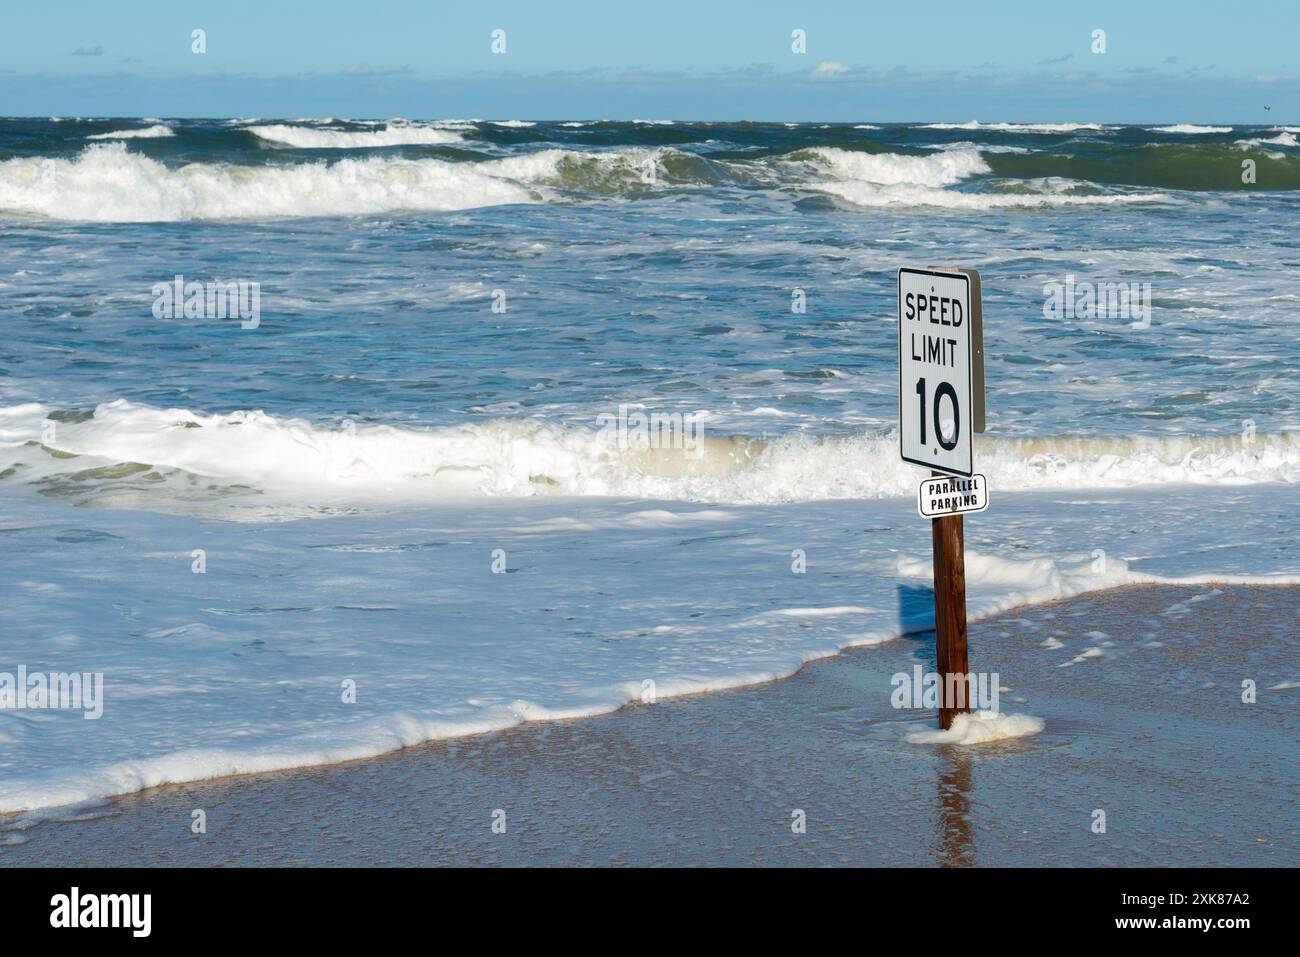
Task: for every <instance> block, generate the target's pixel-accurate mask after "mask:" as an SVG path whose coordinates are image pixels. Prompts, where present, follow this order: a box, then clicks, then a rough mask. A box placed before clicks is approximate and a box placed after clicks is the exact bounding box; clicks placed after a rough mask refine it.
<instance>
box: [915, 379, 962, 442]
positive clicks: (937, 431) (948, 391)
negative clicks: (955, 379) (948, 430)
mask: <svg viewBox="0 0 1300 957" xmlns="http://www.w3.org/2000/svg"><path fill="white" fill-rule="evenodd" d="M916 394H917V395H918V396H919V397H920V399H921V444H922V445H926V444H928V443H927V442H926V438H925V379H924V378H921V379H917V380H916ZM945 395H946V396H948V398H949V400H951V402H952V441H951V442H945V441H944V440H943V429H941V428H940V427H939V400H940V399H942V398H943V397H944V396H945ZM960 434H961V413H960V412H959V411H958V407H957V390H956V389H954V388H953V387H952V383H951V382H940V383H939V386H938V388H936V389H935V390H934V435H935V438H937V439H938V440H939V444H940V445H942V446H943V447H944V450H945V451H948V452H951V451H952V450H953V449H955V448H956V447H957V436H958V435H960Z"/></svg>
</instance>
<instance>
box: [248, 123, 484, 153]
mask: <svg viewBox="0 0 1300 957" xmlns="http://www.w3.org/2000/svg"><path fill="white" fill-rule="evenodd" d="M247 129H248V131H249V132H250V133H252V134H254V135H255V136H257V137H258V139H262V140H265V141H266V142H268V143H274V144H276V145H278V146H291V147H294V148H295V149H310V150H321V149H365V148H373V147H380V146H438V145H441V144H444V143H459V142H461V141H462V140H463V137H462V136H461V135H460V134H459V133H456V132H455V131H453V130H449V129H443V128H438V127H433V126H424V125H419V126H417V125H411V124H404V123H390V124H389V125H388V126H386V127H385V128H384V129H382V130H362V131H360V132H351V131H348V130H333V129H319V128H316V127H308V126H286V125H284V124H272V125H269V126H250V127H248V128H247Z"/></svg>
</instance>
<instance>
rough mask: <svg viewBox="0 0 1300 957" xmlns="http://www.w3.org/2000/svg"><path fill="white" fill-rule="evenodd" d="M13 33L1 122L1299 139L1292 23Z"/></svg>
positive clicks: (483, 17) (358, 8)
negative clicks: (451, 120)
mask: <svg viewBox="0 0 1300 957" xmlns="http://www.w3.org/2000/svg"><path fill="white" fill-rule="evenodd" d="M4 20H5V30H4V33H3V36H0V64H2V66H0V114H5V115H22V116H36V115H48V114H60V115H109V116H261V117H297V116H321V115H329V116H356V117H388V116H407V117H413V118H414V117H483V118H487V119H512V118H514V119H523V118H532V119H593V118H595V119H600V118H607V119H630V118H656V117H662V118H675V119H758V120H818V121H825V120H871V119H878V120H887V121H889V120H908V119H930V120H968V119H973V118H978V119H981V120H1039V121H1041V120H1064V121H1098V122H1145V121H1150V120H1167V121H1170V122H1178V121H1201V122H1216V121H1217V122H1237V123H1278V122H1286V123H1294V122H1297V121H1300V57H1297V56H1296V55H1295V46H1296V38H1297V37H1298V36H1300V4H1296V3H1294V0H1292V2H1290V3H1284V2H1260V3H1250V4H1225V3H1208V2H1198V0H1191V2H1183V3H1174V2H1163V0H1158V2H1137V0H1129V2H1123V3H1111V2H1088V3H1073V4H1057V3H1050V2H1043V0H1040V2H1038V3H1030V2H1026V3H1008V2H1003V3H979V2H971V0H967V2H963V3H956V2H951V3H949V2H934V3H925V4H921V3H875V2H868V0H857V2H816V0H809V2H770V0H749V2H733V0H715V2H679V0H653V2H643V3H637V2H632V3H629V2H613V0H606V2H601V3H596V2H587V0H567V2H566V0H554V2H550V3H544V2H540V0H529V2H506V3H483V2H462V3H446V2H438V0H423V2H414V0H367V2H364V3H357V2H346V3H345V2H339V0H317V2H314V3H293V4H291V3H283V2H279V3H273V2H270V0H260V2H248V0H224V2H220V3H208V2H198V3H180V2H176V0H171V2H162V0H114V2H112V3H106V2H102V0H97V2H90V0H78V2H68V3H57V2H46V3H44V4H30V3H28V4H15V5H12V6H10V7H7V8H6V10H5V14H4ZM196 28H201V29H203V30H204V31H205V32H206V39H207V52H206V53H203V54H196V53H194V52H192V50H191V32H192V31H193V30H194V29H196ZM494 29H501V30H504V31H505V38H506V52H505V53H504V54H494V53H493V52H492V50H491V44H492V36H491V34H492V31H493V30H494ZM795 29H801V30H803V31H805V34H806V37H807V52H806V53H802V54H798V53H795V52H793V51H792V49H791V44H792V40H791V32H792V31H793V30H795ZM1096 29H1101V30H1104V31H1105V41H1106V52H1105V53H1104V54H1098V53H1094V52H1093V51H1092V49H1091V48H1092V45H1093V31H1094V30H1096ZM1264 104H1269V105H1271V106H1273V110H1272V112H1265V111H1264V109H1263V106H1264Z"/></svg>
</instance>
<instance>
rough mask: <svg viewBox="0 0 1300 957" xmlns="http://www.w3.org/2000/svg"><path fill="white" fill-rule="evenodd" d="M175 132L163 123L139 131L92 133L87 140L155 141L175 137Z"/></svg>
mask: <svg viewBox="0 0 1300 957" xmlns="http://www.w3.org/2000/svg"><path fill="white" fill-rule="evenodd" d="M175 135H176V132H175V130H173V129H172V128H171V127H170V126H167V125H166V124H164V123H155V124H154V125H153V126H146V127H145V128H144V129H139V130H111V131H109V132H107V133H92V134H91V135H90V136H87V137H86V139H88V140H136V139H157V138H159V137H163V136H175Z"/></svg>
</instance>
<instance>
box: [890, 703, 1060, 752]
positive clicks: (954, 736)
mask: <svg viewBox="0 0 1300 957" xmlns="http://www.w3.org/2000/svg"><path fill="white" fill-rule="evenodd" d="M1042 730H1043V720H1042V719H1041V718H1035V717H1033V716H1031V715H1027V714H994V713H992V712H989V711H976V712H974V713H972V714H959V715H957V716H955V717H954V718H953V721H952V727H951V728H949V729H948V730H947V731H940V730H937V729H936V730H930V731H915V732H913V733H911V734H909V735H908V736H907V740H908V742H909V743H911V744H959V745H970V744H986V743H988V742H989V741H1005V740H1007V739H1008V738H1023V737H1027V736H1028V735H1031V734H1038V732H1040V731H1042Z"/></svg>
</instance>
